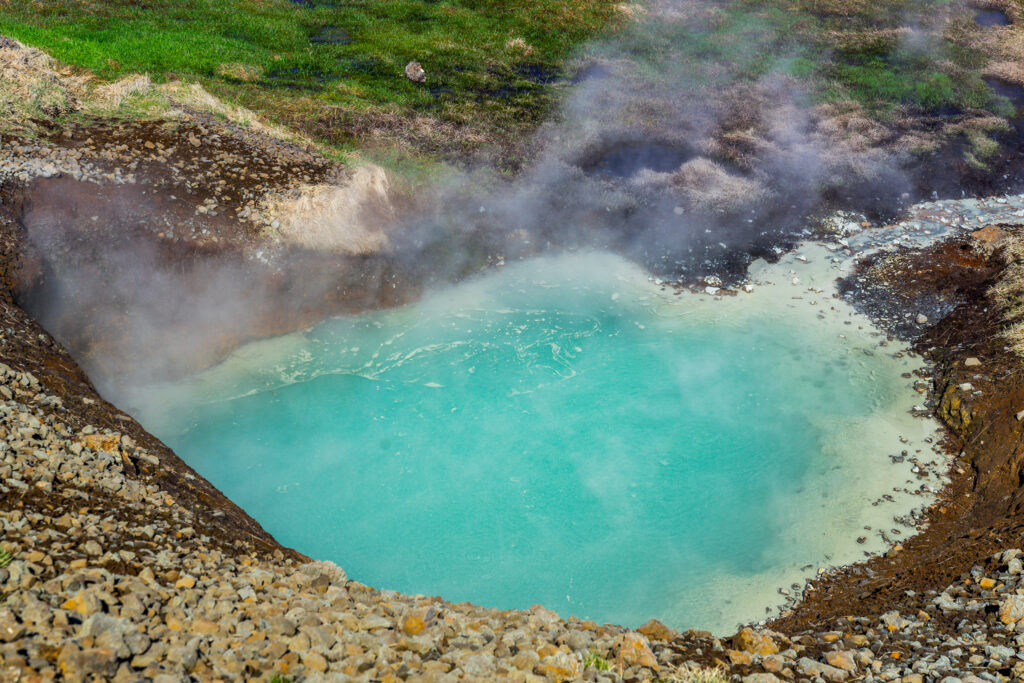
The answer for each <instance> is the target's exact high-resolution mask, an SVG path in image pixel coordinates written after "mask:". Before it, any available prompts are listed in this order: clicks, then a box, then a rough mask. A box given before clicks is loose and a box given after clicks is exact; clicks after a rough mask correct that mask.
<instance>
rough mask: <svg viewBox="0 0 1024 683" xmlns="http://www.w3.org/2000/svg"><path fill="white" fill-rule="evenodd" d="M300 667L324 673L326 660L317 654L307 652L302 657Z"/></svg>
mask: <svg viewBox="0 0 1024 683" xmlns="http://www.w3.org/2000/svg"><path fill="white" fill-rule="evenodd" d="M302 665H303V666H304V667H306V668H307V669H312V670H313V671H319V672H320V673H324V672H325V671H327V660H326V659H325V658H324V656H323V655H322V654H320V653H318V652H307V653H306V654H304V655H303V656H302Z"/></svg>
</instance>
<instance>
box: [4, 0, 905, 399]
mask: <svg viewBox="0 0 1024 683" xmlns="http://www.w3.org/2000/svg"><path fill="white" fill-rule="evenodd" d="M628 8H632V9H631V10H630V11H632V12H634V13H635V14H636V16H635V17H634V19H635V21H634V22H633V24H632V26H631V28H629V29H627V30H625V31H623V32H622V34H621V35H617V36H616V37H614V38H612V39H607V40H603V41H600V42H597V43H594V44H591V45H588V46H585V48H584V49H583V50H582V52H581V56H580V61H582V62H585V63H589V64H590V66H589V67H588V68H586V69H585V70H584V71H583V73H582V74H581V77H580V80H579V82H578V83H576V84H575V85H574V86H573V87H572V88H571V89H570V90H569V92H568V95H567V99H566V100H565V102H564V104H563V106H562V107H561V109H560V111H559V112H558V115H557V116H556V117H555V118H554V119H553V120H552V121H550V122H549V123H547V124H545V125H544V126H542V127H541V129H540V130H539V131H538V132H537V133H536V136H535V138H534V139H533V140H532V142H531V143H530V148H531V149H532V150H534V154H533V155H532V156H533V158H534V159H535V160H534V161H533V162H532V163H531V165H530V166H529V167H528V168H527V169H526V170H525V171H524V172H523V173H522V174H521V175H520V176H519V177H517V178H516V179H514V180H511V181H507V180H496V179H495V174H493V173H490V172H489V171H488V170H487V169H475V170H472V171H467V172H466V174H465V175H464V176H461V177H456V178H446V179H441V180H439V183H438V188H440V189H438V190H437V191H436V201H435V202H433V208H432V209H431V210H429V211H428V212H427V213H425V214H421V215H419V216H417V217H416V218H415V219H412V220H405V221H404V222H401V223H398V224H394V225H392V226H391V227H390V228H389V231H388V232H389V234H388V242H389V244H390V245H391V246H390V250H389V251H388V252H387V253H382V254H377V255H364V256H347V257H337V258H335V257H331V256H326V255H322V254H321V255H315V254H310V253H303V254H300V255H298V256H296V252H295V251H294V250H284V251H282V253H280V254H277V255H276V257H275V259H276V260H275V261H274V262H273V263H272V264H271V265H270V266H266V265H264V264H262V263H260V261H259V260H258V259H254V258H251V256H252V255H249V256H250V257H249V258H232V259H228V261H227V262H225V260H224V259H223V257H218V258H214V257H213V256H212V255H203V254H201V253H200V254H173V253H167V251H166V249H162V248H158V247H155V246H153V244H152V240H151V239H145V238H142V237H138V238H133V239H123V238H122V239H119V241H118V244H117V245H116V246H114V245H109V244H108V245H102V247H100V248H98V247H97V246H96V245H95V244H93V245H92V246H91V247H89V248H87V249H79V247H81V245H82V243H83V241H87V240H86V239H85V238H84V237H82V235H83V234H84V233H85V230H84V229H81V226H78V227H76V226H75V225H54V221H60V220H64V221H70V222H71V223H74V222H75V221H76V220H78V219H74V218H73V217H69V216H67V215H65V216H63V217H62V216H61V215H60V213H59V212H57V213H56V214H54V213H52V212H50V213H47V212H45V211H44V212H43V214H45V216H44V217H43V218H39V217H38V216H37V217H36V218H32V216H31V215H28V217H27V219H26V224H27V227H28V229H29V238H30V241H31V242H32V244H33V245H34V246H35V248H36V250H37V252H38V253H39V254H40V255H41V257H42V261H43V262H44V263H45V264H46V269H48V270H47V273H46V274H45V276H44V277H43V278H42V282H44V284H43V285H38V284H37V285H36V286H35V287H34V288H33V289H31V290H29V292H28V294H26V295H25V297H24V300H25V304H26V307H27V308H28V309H29V310H30V312H32V313H33V314H35V315H36V316H37V318H38V319H40V320H41V321H42V322H43V324H44V325H46V326H47V327H48V328H49V329H50V330H51V331H52V332H53V333H54V334H55V336H57V338H58V339H60V340H61V341H63V342H65V344H67V345H68V346H69V347H70V348H71V350H72V351H73V352H74V353H75V354H76V355H77V356H78V358H79V359H80V361H82V362H83V364H84V365H85V367H86V368H87V370H89V371H90V372H91V374H92V376H93V377H94V378H96V379H97V380H98V381H99V383H100V385H101V388H103V389H104V390H105V391H106V392H107V393H108V394H115V395H116V387H117V386H118V385H119V384H120V383H121V382H125V381H131V382H135V381H138V380H139V377H138V375H137V374H134V373H138V372H139V371H140V368H145V372H146V376H145V377H144V378H143V379H155V378H157V377H159V376H161V375H166V374H170V375H174V374H181V373H182V372H186V371H188V370H192V369H196V368H198V367H201V366H203V365H206V364H208V363H210V362H213V361H214V360H216V357H217V356H218V353H222V351H223V350H225V349H227V348H230V347H231V346H232V345H234V344H237V343H239V342H240V341H241V340H244V339H245V338H249V337H253V336H258V335H263V334H268V333H272V332H284V331H287V330H288V329H294V327H296V326H298V325H301V324H308V323H311V322H313V321H314V320H315V319H316V317H317V315H318V314H319V315H322V314H323V313H324V312H325V311H328V310H333V311H337V310H359V309H360V308H365V307H369V306H378V305H387V304H392V303H398V302H401V301H402V300H403V298H404V297H405V296H408V295H414V294H415V292H416V291H417V289H418V288H419V287H421V286H424V285H425V284H429V283H430V282H432V281H434V282H444V281H450V280H451V279H454V278H457V277H460V276H463V275H465V274H467V273H468V272H471V271H474V270H477V269H479V268H480V267H481V266H482V265H483V264H485V263H486V262H488V261H490V262H494V260H496V259H498V257H499V256H500V257H503V258H506V259H514V258H518V257H524V256H528V255H530V254H533V253H537V252H539V251H543V250H546V249H551V248H573V247H592V248H607V249H613V250H616V251H619V252H621V253H624V254H625V255H627V256H629V257H631V258H634V259H636V260H638V261H640V262H642V263H643V264H644V265H646V266H647V267H648V268H649V269H651V270H652V272H654V273H656V274H659V275H662V276H664V277H667V278H681V279H696V278H699V277H701V276H704V275H709V274H717V275H723V276H726V277H728V276H730V275H731V276H733V277H735V276H738V275H740V274H741V273H742V272H743V270H744V269H745V267H746V265H747V264H748V262H749V261H750V260H751V259H752V258H754V257H756V256H761V255H768V256H770V255H772V254H773V253H774V249H775V248H776V247H778V246H779V245H783V244H785V243H787V242H788V241H790V240H792V239H793V238H794V236H795V235H796V234H798V233H799V231H800V230H801V229H802V221H803V219H804V218H805V217H806V216H807V214H808V213H809V212H811V211H812V210H814V209H816V208H818V207H821V206H823V204H824V203H825V202H826V201H838V200H843V201H846V202H849V203H851V204H859V205H858V206H857V208H859V209H862V210H863V209H868V210H870V208H871V207H872V206H885V205H891V204H892V203H893V200H894V198H895V197H898V196H899V195H900V193H902V192H904V191H905V190H906V189H907V187H908V181H907V179H906V178H905V177H904V175H903V173H902V172H901V171H900V163H901V161H902V160H901V159H899V158H897V157H894V156H893V155H891V154H890V153H888V152H885V151H882V149H881V147H880V146H879V145H878V142H879V140H880V139H881V136H882V135H883V132H881V131H879V130H878V126H877V124H874V123H871V122H869V121H868V120H867V119H866V118H865V117H863V116H860V115H859V114H858V112H857V111H856V110H855V109H853V110H850V109H847V110H840V109H836V108H829V107H824V106H818V107H814V106H811V105H810V104H809V101H808V93H806V92H804V90H803V89H802V88H801V85H800V83H799V81H798V80H797V79H795V78H794V77H792V76H790V75H787V74H788V66H789V65H790V64H791V63H792V60H793V59H795V58H797V57H798V56H799V55H800V46H798V45H788V44H787V42H786V37H785V36H779V35H776V34H774V33H772V31H771V30H770V29H768V28H764V27H763V26H762V24H761V22H759V21H758V18H757V17H755V16H749V17H745V16H743V15H739V16H737V15H728V16H727V15H726V14H724V10H723V8H722V7H721V6H719V5H717V4H714V3H708V2H701V1H686V2H678V1H667V0H662V1H660V2H654V3H652V4H650V5H649V6H648V7H647V8H646V9H640V8H639V7H634V6H627V9H628ZM725 21H733V22H740V26H741V28H742V30H741V31H740V32H739V34H738V40H739V44H734V45H729V46H718V47H717V48H716V47H715V46H713V45H712V46H707V47H706V48H702V49H705V50H706V51H707V52H708V54H702V53H701V52H700V50H698V49H697V47H695V46H698V45H699V43H700V39H701V37H702V36H704V35H706V33H707V31H709V30H710V29H711V28H713V27H714V26H717V25H720V24H721V22H725ZM915 35H916V34H915ZM914 40H915V41H918V42H917V44H924V43H923V42H921V39H920V38H914ZM726 47H727V48H728V50H725V49H724V48H726ZM719 48H722V49H721V50H719V52H720V53H718V54H716V53H715V51H716V50H718V49H719ZM755 66H756V68H754V67H755ZM751 73H756V74H758V75H757V76H756V77H752V76H751V75H750V74H751ZM481 178H485V179H486V182H484V183H482V184H481V183H479V180H480V179H481ZM152 201H154V200H152V199H143V198H142V197H140V196H139V195H137V194H136V195H134V196H133V197H132V199H131V207H130V208H129V207H128V206H121V207H117V208H116V210H117V211H123V212H125V213H126V214H131V215H130V217H129V218H128V219H126V220H124V221H122V223H125V224H127V225H132V226H136V227H139V228H140V229H139V230H137V233H138V234H140V235H141V234H142V233H144V232H145V230H143V229H141V227H140V226H141V225H142V223H144V221H145V212H146V211H147V210H151V209H153V207H152V206H151V205H150V204H148V203H147V202H152ZM140 207H141V208H140ZM79 213H81V212H79ZM29 214H31V212H29ZM106 214H107V215H110V210H107V211H106ZM76 250H78V251H76ZM97 254H99V255H100V258H96V256H97ZM126 378H129V379H126Z"/></svg>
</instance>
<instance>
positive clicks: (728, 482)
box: [129, 253, 938, 631]
mask: <svg viewBox="0 0 1024 683" xmlns="http://www.w3.org/2000/svg"><path fill="white" fill-rule="evenodd" d="M810 261H811V263H809V264H803V263H798V262H794V261H792V260H789V261H787V262H783V263H781V264H778V265H776V266H761V267H760V269H755V271H756V275H755V277H758V278H760V279H761V280H763V281H767V280H772V281H776V282H777V283H776V284H775V285H774V286H773V285H769V284H767V283H765V284H763V285H762V286H758V287H757V288H756V289H755V291H754V292H753V293H750V294H747V293H740V294H739V295H738V296H735V297H724V298H721V299H720V300H714V299H713V298H712V297H710V296H705V295H695V294H692V293H689V292H686V293H683V294H676V293H674V292H673V291H671V290H667V291H664V290H662V289H661V288H660V287H658V286H657V285H656V284H654V283H652V282H651V281H650V279H649V278H648V277H647V275H646V274H645V273H644V272H643V271H641V270H640V269H639V268H638V267H636V266H635V265H632V264H630V263H628V262H626V261H623V260H621V259H619V258H617V257H614V256H610V255H606V254H595V253H591V254H577V255H567V256H561V257H549V258H540V259H535V260H531V261H528V262H524V263H520V264H516V265H512V266H509V267H507V268H505V269H504V270H503V271H500V272H492V273H488V274H484V275H480V276H478V277H476V278H475V279H471V280H469V281H466V282H464V283H462V284H459V285H457V286H454V287H452V288H450V289H447V290H445V291H441V292H437V293H434V294H432V295H430V296H428V297H426V298H425V299H423V300H422V301H420V302H418V303H416V304H414V305H410V306H407V307H404V308H400V309H396V310H387V311H379V312H373V313H367V314H364V315H359V316H355V317H345V318H337V319H331V320H327V321H326V322H324V323H322V324H320V325H318V326H316V327H314V328H312V329H310V330H308V331H305V332H302V333H297V334H293V335H289V336H285V337H281V338H277V339H272V340H268V341H261V342H257V343H253V344H249V345H247V346H245V347H243V348H241V349H240V350H238V351H237V352H236V353H235V354H234V355H232V356H231V357H230V358H229V359H228V360H226V361H225V362H224V363H222V364H220V365H219V366H217V367H215V368H213V369H211V370H209V371H207V372H205V373H203V374H201V375H198V376H196V377H193V378H191V379H189V380H187V381H183V382H179V383H175V384H170V385H160V386H150V387H146V388H144V389H143V390H141V391H139V392H138V393H137V394H135V395H134V396H133V397H131V399H130V401H129V403H130V404H131V405H133V407H134V409H135V412H136V414H137V415H138V416H139V417H140V419H141V420H142V422H143V424H144V425H146V426H147V427H148V428H149V429H150V430H151V431H152V432H154V433H155V434H156V435H157V436H159V437H160V438H162V439H163V440H165V442H166V443H168V444H169V445H170V446H171V447H172V448H174V450H175V451H176V452H177V453H178V454H179V455H180V456H181V457H182V458H184V459H185V460H186V461H187V462H189V463H190V464H191V465H192V466H193V467H195V468H196V469H197V470H198V471H199V472H200V473H202V474H203V475H204V476H205V477H207V478H208V479H209V480H210V481H212V482H213V483H214V484H215V485H216V486H218V487H219V488H221V489H222V490H223V491H224V492H225V493H226V494H227V495H228V496H229V497H231V498H232V499H233V500H234V501H235V502H236V503H238V504H239V505H241V506H242V507H243V508H244V509H245V510H246V511H248V512H249V513H250V514H252V515H253V516H254V517H255V518H256V519H257V520H259V521H260V522H261V523H262V524H263V525H264V526H265V527H266V528H267V530H268V531H270V532H271V533H272V534H274V536H275V537H276V538H277V539H278V540H279V541H281V542H282V543H284V544H286V545H289V546H291V547H294V548H296V549H298V550H300V551H302V552H304V553H306V554H308V555H310V556H313V557H316V558H319V559H330V560H333V561H335V562H337V563H338V564H339V565H341V566H342V567H343V568H345V569H346V570H347V572H348V574H349V576H350V577H351V578H354V579H356V580H359V581H362V582H364V583H368V584H370V585H373V586H375V587H379V588H390V589H396V590H400V591H403V592H409V593H423V594H440V595H442V596H444V597H445V598H446V599H448V600H452V601H463V600H468V601H472V602H475V603H480V604H484V605H490V606H497V607H501V608H523V607H529V606H530V605H532V604H534V603H541V604H543V605H545V606H546V607H548V608H550V609H554V610H556V611H558V612H559V613H560V614H561V615H562V616H568V615H576V616H579V617H581V618H589V619H594V620H596V621H599V622H609V621H611V622H616V623H620V624H624V625H627V626H636V625H638V624H640V623H641V622H643V621H645V620H647V619H648V618H650V617H656V618H658V619H660V620H662V621H664V622H666V623H667V624H669V625H671V626H675V627H677V628H686V627H691V626H692V627H700V628H710V629H713V630H717V631H726V630H728V629H729V628H731V627H732V626H734V625H735V624H736V623H738V622H740V621H748V620H756V619H759V618H763V617H764V616H765V608H766V607H768V606H772V605H777V604H778V603H780V602H781V601H782V597H781V596H780V595H779V594H778V592H777V591H778V589H779V588H780V587H784V586H788V585H789V584H790V583H792V582H794V581H798V580H800V579H801V578H802V577H805V576H808V575H810V574H813V572H814V571H815V570H816V569H817V568H818V567H821V566H827V565H830V564H836V563H840V562H844V563H845V562H850V561H855V560H857V559H860V558H861V557H862V556H863V551H864V550H865V549H868V550H875V551H877V550H879V549H880V548H882V544H881V541H880V540H879V538H878V537H877V535H876V532H877V530H878V529H885V530H888V529H890V528H891V527H893V526H894V524H893V522H892V517H893V515H894V514H897V513H903V512H906V511H908V510H909V509H910V508H911V507H913V506H914V505H915V504H916V505H919V504H921V503H922V502H923V501H922V499H921V498H920V497H912V496H909V495H907V494H904V493H898V492H897V493H894V492H893V489H894V488H902V487H908V488H916V487H917V486H919V485H920V482H919V481H917V480H916V478H914V477H913V475H911V474H910V469H909V468H910V466H911V465H910V464H909V463H903V464H893V463H892V462H891V460H890V458H889V457H888V455H890V454H896V453H899V452H900V451H901V450H908V449H909V451H910V453H911V454H915V453H916V454H917V455H918V457H920V458H922V459H923V460H928V459H930V458H931V457H933V454H932V453H931V451H930V450H929V449H928V447H927V446H926V445H924V444H923V443H922V440H923V439H924V437H926V436H928V435H931V434H933V432H934V426H933V424H932V423H931V422H929V421H925V420H920V419H915V418H912V417H910V416H909V415H908V414H907V411H908V410H909V409H910V408H911V407H912V406H913V405H914V404H915V402H919V401H920V397H919V396H918V395H917V394H916V393H914V391H913V390H912V388H911V387H910V382H911V380H909V379H906V378H904V377H901V373H905V372H908V371H909V370H911V369H913V368H914V367H916V365H915V361H913V360H912V359H908V358H905V357H904V358H896V357H894V352H896V351H897V348H896V347H895V346H894V345H890V346H887V347H883V346H879V341H880V339H881V337H879V336H877V334H876V333H874V332H873V331H872V330H871V329H870V326H869V325H868V324H867V323H866V322H865V321H864V320H863V319H861V318H859V317H857V316H856V315H855V314H854V313H853V312H852V311H851V310H850V309H849V308H848V307H847V306H846V304H844V303H843V302H842V301H840V300H838V299H834V298H832V296H831V291H832V290H831V281H832V280H833V279H834V278H835V276H836V272H835V271H834V270H833V269H832V268H831V267H830V265H829V264H828V260H827V259H826V258H825V255H824V254H823V253H820V254H816V255H814V256H813V257H812V258H811V259H810ZM797 269H802V270H797ZM790 270H794V272H790ZM794 277H799V278H800V280H799V281H798V282H794V281H793V278H794ZM809 287H811V288H813V287H818V288H821V290H824V291H814V290H813V289H808V288H809ZM901 437H902V438H903V439H904V440H906V441H907V443H901V441H900V439H901ZM910 480H913V484H911V483H909V482H910ZM932 484H933V486H934V487H935V488H938V483H937V482H936V481H933V482H932ZM885 494H890V495H892V496H893V497H894V501H895V502H883V503H881V504H877V501H878V500H879V499H880V498H881V497H882V496H883V495H885ZM872 503H876V504H875V505H872ZM865 526H871V527H872V529H873V531H870V532H869V531H866V530H865V529H864V527H865ZM859 536H866V537H868V541H867V543H866V544H864V545H859V544H858V543H857V542H856V538H857V537H859ZM808 565H811V567H810V568H808Z"/></svg>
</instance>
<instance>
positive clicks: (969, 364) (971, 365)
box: [964, 356, 981, 368]
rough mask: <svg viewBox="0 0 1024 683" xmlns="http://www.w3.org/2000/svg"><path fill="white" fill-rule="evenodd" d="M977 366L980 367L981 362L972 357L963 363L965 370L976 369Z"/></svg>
mask: <svg viewBox="0 0 1024 683" xmlns="http://www.w3.org/2000/svg"><path fill="white" fill-rule="evenodd" d="M979 365H981V361H980V360H978V359H977V358H975V357H974V356H971V357H970V358H968V359H967V360H965V361H964V367H965V368H976V367H978V366H979Z"/></svg>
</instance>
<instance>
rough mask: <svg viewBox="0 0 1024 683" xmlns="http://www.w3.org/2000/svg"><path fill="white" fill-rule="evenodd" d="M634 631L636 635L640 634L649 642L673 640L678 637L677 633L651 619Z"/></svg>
mask: <svg viewBox="0 0 1024 683" xmlns="http://www.w3.org/2000/svg"><path fill="white" fill-rule="evenodd" d="M636 631H637V633H642V634H643V635H645V636H647V637H648V638H650V639H651V640H673V639H675V638H676V637H677V636H678V635H679V633H678V632H677V631H673V630H672V629H670V628H669V627H668V626H665V624H663V623H661V622H660V621H658V620H657V619H651V620H650V621H648V622H647V623H645V624H643V625H642V626H640V628H638V629H637V630H636Z"/></svg>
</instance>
